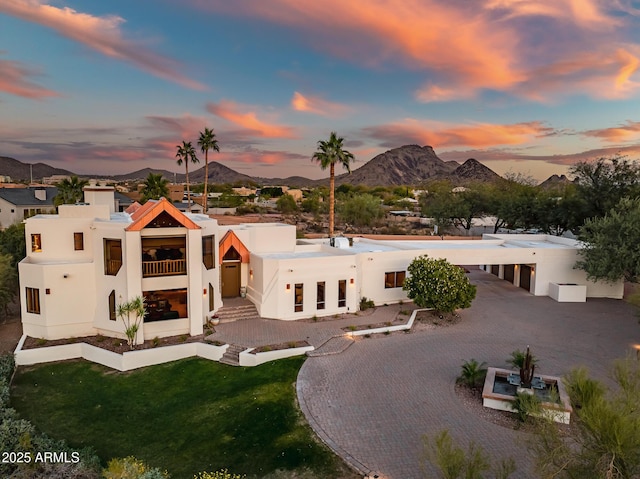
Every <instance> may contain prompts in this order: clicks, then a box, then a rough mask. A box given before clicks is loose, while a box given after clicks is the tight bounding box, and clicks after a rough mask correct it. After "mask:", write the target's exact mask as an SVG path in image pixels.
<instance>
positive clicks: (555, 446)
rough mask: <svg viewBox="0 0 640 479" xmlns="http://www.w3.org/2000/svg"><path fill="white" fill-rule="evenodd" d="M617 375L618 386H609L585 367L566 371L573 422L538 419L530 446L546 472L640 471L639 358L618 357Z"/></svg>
mask: <svg viewBox="0 0 640 479" xmlns="http://www.w3.org/2000/svg"><path fill="white" fill-rule="evenodd" d="M613 379H614V381H615V383H616V389H615V390H609V391H606V388H605V387H604V386H602V384H600V383H599V382H597V381H593V380H591V379H589V378H588V376H587V375H586V374H585V373H584V371H581V372H576V371H574V372H572V373H571V374H570V375H569V376H567V377H566V379H565V383H566V385H567V390H568V391H569V392H570V393H571V394H572V395H571V401H572V404H573V406H574V409H573V415H572V417H571V421H572V423H574V426H573V427H571V428H569V429H563V430H562V431H560V429H559V428H558V426H557V424H556V423H554V422H553V421H546V420H544V421H539V424H538V429H537V431H536V434H535V437H534V439H533V441H532V443H531V448H532V450H533V452H534V454H535V457H536V464H537V467H538V472H539V473H540V476H541V477H542V478H545V479H546V478H561V479H564V478H567V479H573V478H583V477H590V478H591V477H593V478H603V479H610V478H611V479H633V478H637V477H640V366H639V363H638V361H636V360H635V358H634V359H627V360H620V361H617V362H616V363H615V364H614V368H613ZM577 398H579V401H576V399H577Z"/></svg>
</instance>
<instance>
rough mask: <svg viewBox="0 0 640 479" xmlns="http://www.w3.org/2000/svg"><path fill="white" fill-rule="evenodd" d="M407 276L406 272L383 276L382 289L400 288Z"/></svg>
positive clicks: (393, 272)
mask: <svg viewBox="0 0 640 479" xmlns="http://www.w3.org/2000/svg"><path fill="white" fill-rule="evenodd" d="M406 276H407V273H406V271H392V272H390V273H385V274H384V287H385V288H386V289H389V288H402V285H403V284H404V278H405V277H406Z"/></svg>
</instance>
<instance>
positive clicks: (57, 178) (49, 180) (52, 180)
mask: <svg viewBox="0 0 640 479" xmlns="http://www.w3.org/2000/svg"><path fill="white" fill-rule="evenodd" d="M65 180H66V181H70V180H71V177H70V176H69V175H51V176H45V177H44V178H42V182H43V183H44V184H45V185H57V184H58V183H62V182H63V181H65Z"/></svg>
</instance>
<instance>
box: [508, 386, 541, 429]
mask: <svg viewBox="0 0 640 479" xmlns="http://www.w3.org/2000/svg"><path fill="white" fill-rule="evenodd" d="M512 407H513V411H514V412H515V413H516V416H517V418H518V420H519V421H520V422H523V423H524V422H527V420H528V419H529V417H531V416H536V415H539V414H540V412H541V411H542V403H541V401H540V398H539V397H538V396H536V395H535V394H528V393H517V394H516V397H515V399H514V400H513V405H512Z"/></svg>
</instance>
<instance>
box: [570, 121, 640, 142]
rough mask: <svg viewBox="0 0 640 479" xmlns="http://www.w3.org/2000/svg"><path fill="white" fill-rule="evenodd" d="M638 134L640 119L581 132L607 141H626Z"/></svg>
mask: <svg viewBox="0 0 640 479" xmlns="http://www.w3.org/2000/svg"><path fill="white" fill-rule="evenodd" d="M639 134H640V121H628V122H627V123H626V124H625V125H624V126H619V127H613V128H603V129H598V130H588V131H584V132H582V133H581V135H583V136H588V137H592V138H600V139H602V140H605V141H609V142H620V141H626V140H629V139H630V138H633V137H635V136H638V135H639Z"/></svg>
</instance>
